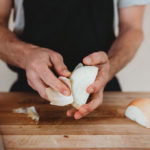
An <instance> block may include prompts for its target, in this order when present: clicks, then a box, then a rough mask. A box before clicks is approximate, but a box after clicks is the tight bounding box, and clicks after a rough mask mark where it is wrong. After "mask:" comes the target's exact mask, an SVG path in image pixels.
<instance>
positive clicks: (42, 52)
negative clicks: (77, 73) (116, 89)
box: [25, 46, 70, 99]
mask: <svg viewBox="0 0 150 150" xmlns="http://www.w3.org/2000/svg"><path fill="white" fill-rule="evenodd" d="M31 47H32V49H33V50H32V51H30V53H29V54H28V56H27V58H26V65H25V70H26V76H27V81H28V84H29V85H30V86H31V87H32V88H33V89H34V90H36V91H37V92H38V93H39V94H40V96H41V97H42V98H44V99H47V96H46V93H45V88H46V87H51V88H52V89H54V90H56V91H58V92H60V93H62V94H63V95H70V90H69V88H68V87H67V86H66V85H65V84H64V83H63V82H61V81H60V80H59V79H58V78H57V77H56V76H55V75H54V73H53V71H52V70H55V72H56V73H57V74H58V75H59V76H65V77H68V76H70V72H69V71H68V69H67V67H66V66H65V64H64V62H63V58H62V56H61V55H60V54H59V53H57V52H55V51H52V50H49V49H46V48H40V47H37V46H31Z"/></svg>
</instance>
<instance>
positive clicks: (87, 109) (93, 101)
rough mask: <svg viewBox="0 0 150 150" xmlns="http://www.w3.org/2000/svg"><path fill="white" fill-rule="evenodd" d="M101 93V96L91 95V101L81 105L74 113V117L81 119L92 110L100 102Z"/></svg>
mask: <svg viewBox="0 0 150 150" xmlns="http://www.w3.org/2000/svg"><path fill="white" fill-rule="evenodd" d="M102 95H103V94H101V96H95V97H91V101H90V102H89V103H88V104H85V105H83V106H81V107H80V108H79V110H78V111H77V112H76V113H75V115H74V118H75V119H81V118H82V117H84V116H86V115H87V114H89V113H90V112H92V111H94V110H95V109H96V108H97V107H98V106H99V105H100V104H101V103H102V99H103V96H102Z"/></svg>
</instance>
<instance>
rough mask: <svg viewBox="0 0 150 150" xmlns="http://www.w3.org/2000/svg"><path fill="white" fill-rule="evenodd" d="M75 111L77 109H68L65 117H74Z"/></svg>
mask: <svg viewBox="0 0 150 150" xmlns="http://www.w3.org/2000/svg"><path fill="white" fill-rule="evenodd" d="M76 111H77V109H75V108H72V109H69V110H68V111H67V113H66V115H67V116H68V117H71V116H73V115H74V113H75V112H76Z"/></svg>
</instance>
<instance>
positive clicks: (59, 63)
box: [51, 54, 71, 77]
mask: <svg viewBox="0 0 150 150" xmlns="http://www.w3.org/2000/svg"><path fill="white" fill-rule="evenodd" d="M51 62H52V64H53V66H54V69H55V70H56V72H57V73H58V75H60V76H65V77H69V76H70V75H71V72H70V71H69V70H68V69H67V67H66V65H65V64H64V61H63V58H62V56H61V55H60V54H56V55H55V56H52V57H51Z"/></svg>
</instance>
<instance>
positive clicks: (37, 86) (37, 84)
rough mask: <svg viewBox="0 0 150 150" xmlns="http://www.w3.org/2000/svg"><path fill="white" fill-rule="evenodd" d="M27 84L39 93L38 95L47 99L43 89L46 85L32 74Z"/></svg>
mask: <svg viewBox="0 0 150 150" xmlns="http://www.w3.org/2000/svg"><path fill="white" fill-rule="evenodd" d="M28 84H29V85H30V86H31V87H32V88H33V89H34V90H35V91H37V92H38V93H39V95H40V96H41V97H42V98H44V99H48V98H47V95H46V92H45V89H46V85H44V83H43V82H42V81H41V80H40V79H39V78H38V77H37V76H36V75H35V74H34V73H33V74H32V76H31V77H30V79H28Z"/></svg>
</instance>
